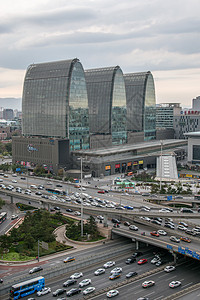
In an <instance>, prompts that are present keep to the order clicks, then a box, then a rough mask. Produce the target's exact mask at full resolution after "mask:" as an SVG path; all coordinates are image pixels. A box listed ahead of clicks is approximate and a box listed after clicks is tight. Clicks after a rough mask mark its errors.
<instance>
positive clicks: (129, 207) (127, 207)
mask: <svg viewBox="0 0 200 300" xmlns="http://www.w3.org/2000/svg"><path fill="white" fill-rule="evenodd" d="M124 208H126V209H128V210H133V209H134V208H133V206H130V205H125V206H124Z"/></svg>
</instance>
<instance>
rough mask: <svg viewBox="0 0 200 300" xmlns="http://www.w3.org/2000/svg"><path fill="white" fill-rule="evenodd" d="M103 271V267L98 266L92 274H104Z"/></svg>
mask: <svg viewBox="0 0 200 300" xmlns="http://www.w3.org/2000/svg"><path fill="white" fill-rule="evenodd" d="M105 272H106V270H105V269H103V268H100V269H98V270H96V271H95V272H94V275H96V276H98V275H101V274H104V273H105Z"/></svg>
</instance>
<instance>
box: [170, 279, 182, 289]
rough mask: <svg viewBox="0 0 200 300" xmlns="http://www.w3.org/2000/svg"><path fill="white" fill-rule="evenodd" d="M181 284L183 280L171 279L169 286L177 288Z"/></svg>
mask: <svg viewBox="0 0 200 300" xmlns="http://www.w3.org/2000/svg"><path fill="white" fill-rule="evenodd" d="M180 285H181V281H171V282H170V284H169V287H170V288H172V289H173V288H176V287H178V286H180Z"/></svg>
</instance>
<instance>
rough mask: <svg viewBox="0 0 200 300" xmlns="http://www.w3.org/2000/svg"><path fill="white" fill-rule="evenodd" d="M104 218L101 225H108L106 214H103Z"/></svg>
mask: <svg viewBox="0 0 200 300" xmlns="http://www.w3.org/2000/svg"><path fill="white" fill-rule="evenodd" d="M103 217H104V220H103V227H108V216H107V215H104V216H103Z"/></svg>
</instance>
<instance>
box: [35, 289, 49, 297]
mask: <svg viewBox="0 0 200 300" xmlns="http://www.w3.org/2000/svg"><path fill="white" fill-rule="evenodd" d="M48 293H51V289H50V287H44V288H43V289H42V290H41V291H38V292H37V296H38V297H39V296H43V295H46V294H48Z"/></svg>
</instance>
